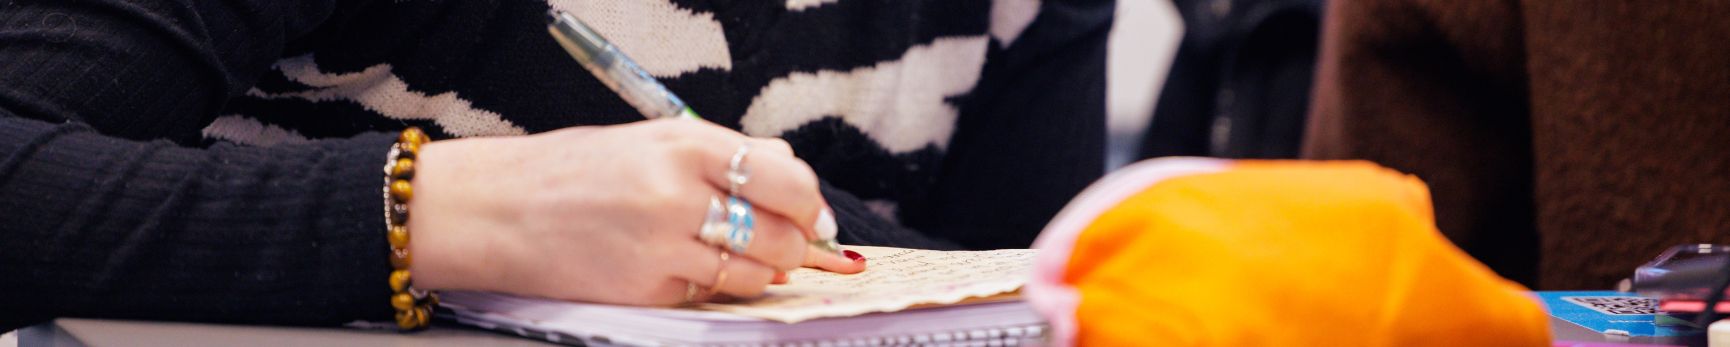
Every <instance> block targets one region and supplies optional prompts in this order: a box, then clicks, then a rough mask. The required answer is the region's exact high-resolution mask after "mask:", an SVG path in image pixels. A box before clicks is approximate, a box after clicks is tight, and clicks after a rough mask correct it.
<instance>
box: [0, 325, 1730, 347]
mask: <svg viewBox="0 0 1730 347" xmlns="http://www.w3.org/2000/svg"><path fill="white" fill-rule="evenodd" d="M1550 330H1551V332H1552V333H1553V334H1554V335H1555V336H1556V338H1557V339H1558V340H1563V341H1580V342H1622V343H1635V344H1645V343H1652V344H1681V345H1697V346H1703V345H1705V344H1706V341H1705V340H1704V338H1703V337H1701V338H1695V339H1692V340H1677V339H1659V340H1654V339H1653V338H1632V339H1625V340H1615V339H1610V338H1607V337H1606V336H1604V335H1602V334H1598V333H1596V332H1593V331H1591V330H1587V329H1586V328H1581V327H1580V326H1577V325H1574V324H1573V323H1568V322H1566V321H1562V320H1559V319H1556V318H1550ZM188 345H195V346H542V347H544V346H556V345H553V344H550V343H545V342H541V341H538V340H530V339H525V338H519V337H515V336H508V335H502V334H497V333H493V332H489V331H484V330H477V329H471V328H466V327H461V326H450V325H440V326H436V327H434V328H433V329H431V330H427V331H423V332H419V333H414V334H398V333H394V332H389V331H368V330H354V329H337V328H285V327H260V326H237V325H217V324H193V323H168V322H138V321H114V320H94V319H70V318H62V319H56V320H54V321H51V322H48V323H43V324H40V325H36V326H32V327H28V328H24V329H20V330H18V346H19V347H33V346H52V347H77V346H90V347H101V346H188Z"/></svg>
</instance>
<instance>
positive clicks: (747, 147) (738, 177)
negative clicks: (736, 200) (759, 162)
mask: <svg viewBox="0 0 1730 347" xmlns="http://www.w3.org/2000/svg"><path fill="white" fill-rule="evenodd" d="M747 154H751V143H750V142H746V143H743V144H740V145H739V150H738V151H734V152H733V159H732V160H728V161H727V195H739V188H741V187H744V186H745V183H748V182H750V181H751V171H750V170H746V169H745V155H747Z"/></svg>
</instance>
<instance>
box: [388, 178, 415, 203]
mask: <svg viewBox="0 0 1730 347" xmlns="http://www.w3.org/2000/svg"><path fill="white" fill-rule="evenodd" d="M390 197H391V198H392V199H396V203H399V204H407V203H408V202H409V200H410V199H414V187H413V186H410V185H409V183H408V180H395V181H391V182H390Z"/></svg>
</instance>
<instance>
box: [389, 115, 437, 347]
mask: <svg viewBox="0 0 1730 347" xmlns="http://www.w3.org/2000/svg"><path fill="white" fill-rule="evenodd" d="M428 140H429V139H428V138H427V136H426V133H423V132H421V131H420V129H419V128H413V127H411V128H408V129H406V130H403V131H402V134H401V135H399V136H397V140H396V144H395V145H392V146H391V148H390V155H389V157H388V158H387V159H386V160H385V165H384V220H385V224H386V225H385V226H386V229H385V230H386V232H385V236H386V238H388V239H389V240H390V266H391V269H392V270H391V272H390V290H391V296H390V306H391V307H393V308H396V325H397V327H400V328H402V329H403V330H409V331H413V330H420V329H425V328H426V327H427V322H429V321H431V320H432V308H433V306H436V305H438V296H437V295H435V294H434V293H431V292H427V291H422V290H418V289H415V288H414V282H413V281H412V279H411V278H410V277H409V265H412V260H413V258H412V257H410V255H409V252H408V242H409V230H408V218H409V214H408V202H409V199H413V198H414V187H412V186H410V185H409V180H412V179H414V169H415V166H414V161H415V159H416V158H417V157H416V154H419V153H420V146H421V145H423V144H426V143H427V141H428Z"/></svg>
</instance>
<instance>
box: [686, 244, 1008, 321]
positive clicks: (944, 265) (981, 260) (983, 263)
mask: <svg viewBox="0 0 1730 347" xmlns="http://www.w3.org/2000/svg"><path fill="white" fill-rule="evenodd" d="M845 248H847V249H850V250H853V251H855V252H859V253H860V254H862V255H864V256H865V258H866V259H868V261H869V262H870V266H869V268H868V269H867V270H866V271H865V272H863V273H858V274H852V275H840V274H834V273H829V272H823V271H818V270H811V269H799V270H794V271H793V272H790V273H788V274H787V275H788V276H789V277H790V279H791V281H790V282H789V283H788V284H785V285H774V286H769V288H768V290H767V293H766V294H764V296H763V297H760V298H756V299H752V300H748V301H742V302H733V303H725V304H704V305H702V306H699V308H700V309H703V310H709V311H720V312H729V313H734V314H740V315H745V316H752V317H759V318H764V319H769V320H776V321H782V322H788V323H794V322H799V321H803V320H809V319H814V318H823V317H844V316H853V315H859V314H864V313H871V312H886V311H896V310H901V309H904V308H907V307H910V306H914V305H922V304H948V303H955V302H959V301H961V300H964V299H967V298H972V297H982V296H991V295H996V294H1001V293H1007V292H1012V291H1016V290H1018V289H1020V288H1021V286H1022V285H1024V284H1026V283H1027V278H1028V275H1029V273H1030V272H1031V271H1032V268H1033V258H1034V254H1035V253H1034V250H1031V249H1004V250H995V251H930V250H915V249H904V248H883V247H862V246H848V247H845Z"/></svg>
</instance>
